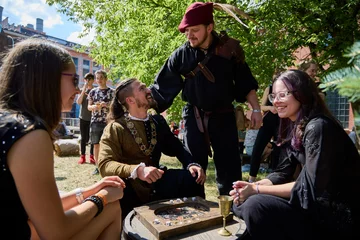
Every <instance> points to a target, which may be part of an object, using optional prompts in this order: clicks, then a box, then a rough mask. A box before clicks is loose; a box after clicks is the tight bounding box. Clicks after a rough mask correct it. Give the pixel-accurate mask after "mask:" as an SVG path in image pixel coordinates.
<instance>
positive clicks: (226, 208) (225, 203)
mask: <svg viewBox="0 0 360 240" xmlns="http://www.w3.org/2000/svg"><path fill="white" fill-rule="evenodd" d="M218 199H219V206H220V214H221V216H223V228H222V229H220V230H219V231H218V233H219V234H220V235H221V236H230V235H231V232H229V231H228V230H227V229H226V228H225V225H226V217H227V216H228V215H229V214H230V209H231V205H232V202H233V198H232V197H231V196H227V195H220V196H219V197H218Z"/></svg>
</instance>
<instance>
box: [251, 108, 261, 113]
mask: <svg viewBox="0 0 360 240" xmlns="http://www.w3.org/2000/svg"><path fill="white" fill-rule="evenodd" d="M252 111H253V112H254V113H259V112H261V110H260V109H253V110H252Z"/></svg>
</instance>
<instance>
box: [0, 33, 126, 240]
mask: <svg viewBox="0 0 360 240" xmlns="http://www.w3.org/2000/svg"><path fill="white" fill-rule="evenodd" d="M78 83H79V76H78V75H77V74H76V71H75V65H74V62H73V60H72V57H71V56H70V54H69V53H68V52H67V51H66V50H65V49H64V48H62V47H60V46H59V45H57V44H55V43H52V42H49V41H45V40H41V39H32V38H29V39H26V40H23V41H21V42H19V43H17V44H16V45H15V47H14V48H12V49H11V50H10V52H9V53H8V54H7V55H6V56H5V58H4V59H3V65H2V70H1V72H0V142H1V151H0V163H1V169H0V192H1V194H2V197H1V198H0V212H1V217H0V226H1V236H3V238H11V239H106V240H108V239H114V240H115V239H120V233H121V209H120V207H119V204H118V200H119V199H121V198H122V196H123V188H124V187H125V184H124V182H123V181H122V180H121V179H120V178H119V177H118V176H109V177H106V178H103V179H101V180H100V181H99V182H97V183H95V184H93V185H91V186H89V187H87V188H84V189H82V190H81V189H76V190H74V191H71V192H68V193H66V194H64V195H62V196H61V197H60V196H59V190H58V188H57V185H56V182H55V176H54V147H53V141H54V136H53V130H54V129H55V128H56V126H57V125H58V124H59V122H60V116H61V112H68V111H70V110H71V107H72V103H73V102H74V99H75V96H76V94H78V93H79V89H78Z"/></svg>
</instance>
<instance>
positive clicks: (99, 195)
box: [95, 193, 107, 207]
mask: <svg viewBox="0 0 360 240" xmlns="http://www.w3.org/2000/svg"><path fill="white" fill-rule="evenodd" d="M95 196H98V197H100V199H101V201H102V203H103V206H104V207H105V206H106V204H107V200H106V197H105V196H104V195H102V194H101V193H97V194H95Z"/></svg>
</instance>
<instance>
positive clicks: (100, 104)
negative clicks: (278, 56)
mask: <svg viewBox="0 0 360 240" xmlns="http://www.w3.org/2000/svg"><path fill="white" fill-rule="evenodd" d="M213 9H214V6H213V3H211V2H207V3H202V2H195V3H193V4H191V5H190V6H189V7H188V8H187V9H186V11H185V14H184V16H183V19H182V20H181V22H180V24H179V26H178V29H179V31H180V32H181V33H183V34H184V35H185V36H186V38H187V41H186V42H185V43H184V44H183V45H182V46H180V47H178V48H177V49H176V50H175V51H174V52H173V53H172V54H171V55H170V56H169V58H168V59H167V60H166V62H165V63H164V65H163V66H162V67H161V69H160V70H159V72H158V74H157V75H156V77H155V79H154V81H153V84H151V85H150V86H149V87H147V86H146V85H145V84H144V83H143V82H141V81H140V80H139V79H137V78H128V79H125V80H122V81H120V82H119V83H118V84H117V86H116V88H115V89H114V88H111V87H109V86H107V80H108V78H107V72H106V71H104V70H98V71H96V72H95V74H91V73H89V74H86V75H85V76H84V85H83V87H82V89H81V90H80V89H79V88H78V84H79V76H78V75H77V74H76V70H75V65H74V62H73V60H72V58H71V56H70V54H69V53H68V52H67V50H65V49H64V48H62V47H60V46H58V45H56V44H55V43H50V42H48V41H46V40H40V39H31V38H30V39H27V40H24V41H22V42H20V43H18V44H16V46H15V47H14V48H13V49H12V50H10V51H9V53H8V54H7V55H6V57H5V58H4V59H3V65H2V69H1V72H0V86H1V87H0V140H1V141H0V142H1V151H0V162H1V166H2V168H1V170H0V191H1V192H3V193H6V197H3V198H0V199H1V200H0V212H1V218H0V219H1V220H0V221H1V226H2V227H3V228H2V229H3V234H5V236H12V238H14V239H119V238H120V235H121V231H122V222H123V220H124V218H125V217H126V216H127V214H128V213H129V212H130V211H131V210H132V209H134V207H137V206H141V205H143V204H145V203H148V202H151V201H156V200H162V199H169V198H182V197H193V196H200V197H202V198H204V199H205V198H206V196H205V188H204V184H205V182H206V176H207V168H208V159H209V157H213V160H214V164H215V173H216V185H217V189H218V193H219V194H220V195H230V196H232V198H233V205H232V211H233V212H234V214H235V215H236V216H238V217H239V218H241V219H243V220H244V221H245V223H246V230H245V232H244V234H243V235H242V236H241V239H265V238H270V239H322V238H327V237H341V238H345V239H358V238H359V232H358V227H359V226H360V217H359V216H360V207H359V204H358V203H357V200H356V198H355V197H354V196H355V194H356V191H357V180H358V179H359V177H360V156H359V152H358V150H357V148H356V147H355V144H354V143H353V141H352V140H351V138H350V137H349V135H350V133H349V135H348V133H347V132H346V131H345V130H344V129H343V128H342V126H341V125H340V124H339V122H338V121H337V119H336V118H335V117H334V116H333V115H332V114H331V113H330V111H329V110H328V108H327V106H326V104H325V101H324V99H325V96H326V93H325V92H323V91H322V90H321V89H319V87H318V84H317V82H318V80H317V77H316V72H317V68H318V66H317V65H316V63H315V62H309V63H306V64H305V63H304V64H303V65H301V66H300V67H299V69H298V70H277V71H275V74H274V76H273V79H272V81H271V84H269V86H267V88H266V89H265V90H264V94H263V96H262V100H261V103H260V104H259V101H258V95H257V91H258V87H259V86H258V83H257V80H256V79H255V78H254V76H253V73H252V71H251V69H250V67H249V66H248V64H247V62H246V58H245V55H244V51H243V49H242V48H241V46H240V44H239V42H238V41H237V40H236V39H233V38H231V37H229V36H227V35H226V34H224V33H222V32H216V31H215V30H214V19H213ZM94 82H95V83H96V84H97V86H96V87H95V86H94ZM33 86H37V87H36V88H34V87H33ZM180 92H181V93H182V96H181V97H182V99H183V101H185V103H186V104H185V106H184V108H183V110H182V120H181V122H180V129H181V131H180V132H179V127H177V126H176V124H171V123H170V126H169V123H168V122H167V121H166V119H165V118H164V117H163V116H162V115H161V113H163V112H164V111H166V110H167V109H168V108H169V107H170V106H171V105H172V103H173V100H174V98H175V97H176V96H177V95H178V94H179V93H180ZM74 101H76V102H77V103H78V104H79V105H80V106H81V110H80V116H79V118H80V133H81V142H80V148H81V155H80V159H79V161H78V163H79V164H83V163H85V162H86V161H87V158H86V146H87V145H89V146H90V152H89V162H90V163H91V164H94V165H95V171H94V174H100V176H101V180H100V181H98V182H97V183H94V184H93V185H91V186H87V187H86V186H83V188H77V189H74V190H73V191H70V192H67V193H65V194H59V191H58V189H57V186H56V182H55V177H54V169H53V168H54V155H53V142H54V140H55V139H57V138H59V136H60V134H62V132H63V129H62V127H63V124H59V123H62V122H61V118H60V116H61V112H66V111H69V110H70V109H71V106H72V104H73V102H74ZM234 101H236V102H238V103H245V102H247V103H248V107H249V110H248V111H247V118H248V127H247V129H246V130H245V131H244V134H245V135H244V136H243V138H244V140H245V143H244V149H245V151H246V153H248V154H249V155H251V162H250V165H251V167H250V178H249V179H243V177H242V171H241V169H242V168H241V167H242V162H241V154H242V153H243V148H242V147H240V148H239V141H238V140H239V138H238V131H237V126H236V117H235V112H234V105H233V102H234ZM151 109H153V110H154V111H153V112H151V111H150V110H151ZM179 133H181V137H179ZM265 152H266V154H268V155H270V154H271V159H272V163H271V164H272V165H271V168H272V172H271V173H270V174H269V175H268V176H267V177H266V178H264V179H262V180H257V173H258V170H259V165H260V162H261V160H262V159H263V158H264V157H263V156H264V154H265ZM163 154H164V155H168V156H174V157H176V158H177V159H178V160H179V162H180V163H181V165H182V168H181V169H167V167H166V166H162V165H160V158H161V156H162V155H163ZM345 179H346V181H344V180H345ZM49 203H51V204H49ZM14 227H15V228H16V231H13V230H12V229H13V228H14Z"/></svg>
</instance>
